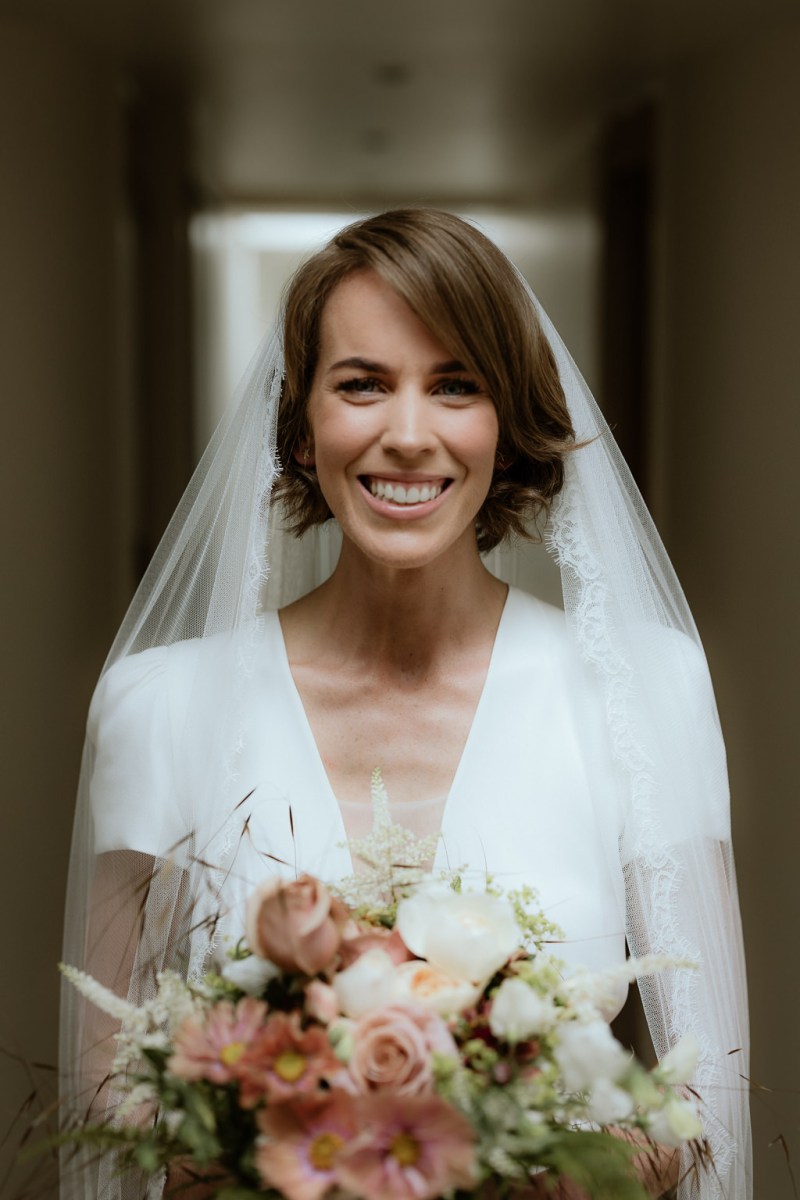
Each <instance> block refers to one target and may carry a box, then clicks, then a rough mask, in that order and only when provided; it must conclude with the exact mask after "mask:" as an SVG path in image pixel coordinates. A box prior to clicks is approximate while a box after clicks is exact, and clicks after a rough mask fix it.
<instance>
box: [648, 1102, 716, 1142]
mask: <svg viewBox="0 0 800 1200" xmlns="http://www.w3.org/2000/svg"><path fill="white" fill-rule="evenodd" d="M648 1132H649V1134H650V1136H651V1137H652V1138H653V1140H654V1141H656V1142H660V1143H661V1144H662V1146H673V1147H675V1148H676V1149H677V1148H678V1147H680V1146H682V1145H683V1143H684V1142H689V1141H691V1140H692V1139H693V1138H698V1137H702V1134H703V1123H702V1121H701V1120H700V1118H699V1116H698V1115H697V1109H696V1108H695V1106H694V1105H693V1104H692V1103H690V1102H689V1101H688V1100H679V1099H678V1098H677V1097H673V1098H672V1099H671V1100H668V1101H667V1103H666V1104H665V1105H664V1107H663V1108H660V1109H659V1110H658V1112H654V1113H652V1114H651V1116H650V1120H649V1122H648Z"/></svg>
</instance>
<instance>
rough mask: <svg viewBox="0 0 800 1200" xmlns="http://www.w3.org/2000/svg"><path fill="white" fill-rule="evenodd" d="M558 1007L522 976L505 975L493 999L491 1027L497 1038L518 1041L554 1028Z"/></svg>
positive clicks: (490, 1018) (490, 1016)
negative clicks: (520, 977)
mask: <svg viewBox="0 0 800 1200" xmlns="http://www.w3.org/2000/svg"><path fill="white" fill-rule="evenodd" d="M556 1015H557V1014H556V1009H555V1006H554V1005H553V1003H552V1001H551V1000H547V999H545V998H544V997H543V996H540V995H539V993H538V992H537V991H535V989H534V988H532V987H530V986H529V985H528V984H527V983H525V982H524V981H523V980H522V979H513V978H512V979H504V980H503V982H502V983H501V984H500V987H499V988H498V989H497V991H496V992H495V994H494V997H493V999H492V1010H491V1013H490V1014H489V1028H490V1029H491V1031H492V1033H493V1034H494V1036H495V1037H497V1038H502V1039H503V1040H504V1041H507V1042H519V1041H522V1040H523V1039H524V1038H529V1037H533V1036H534V1034H537V1033H546V1032H547V1030H548V1029H552V1027H553V1025H554V1024H555V1020H556Z"/></svg>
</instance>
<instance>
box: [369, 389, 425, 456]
mask: <svg viewBox="0 0 800 1200" xmlns="http://www.w3.org/2000/svg"><path fill="white" fill-rule="evenodd" d="M383 411H384V413H385V418H386V424H385V427H384V430H383V433H382V435H381V439H380V440H381V447H382V448H383V449H384V450H385V451H387V453H389V454H397V455H401V456H402V457H403V458H415V457H417V456H418V455H421V454H425V453H427V452H429V451H431V450H433V448H434V446H435V444H436V433H435V429H434V422H433V412H432V408H431V405H430V403H429V400H428V398H427V396H425V394H424V393H422V392H421V391H419V389H417V388H414V387H407V388H403V389H402V390H398V391H397V392H395V393H394V395H392V396H391V397H390V398H389V400H388V403H387V404H385V406H384V410H383Z"/></svg>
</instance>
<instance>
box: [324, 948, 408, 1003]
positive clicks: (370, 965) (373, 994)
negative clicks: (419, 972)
mask: <svg viewBox="0 0 800 1200" xmlns="http://www.w3.org/2000/svg"><path fill="white" fill-rule="evenodd" d="M332 982H333V990H334V991H335V992H336V999H337V1000H338V1001H339V1007H340V1008H341V1010H342V1012H343V1013H344V1014H345V1015H346V1016H348V1017H363V1015H364V1013H367V1012H370V1010H371V1009H373V1008H382V1007H383V1006H384V1005H386V1004H393V1003H394V1002H395V1001H396V1000H397V994H398V983H397V967H396V966H395V964H394V963H393V962H392V960H391V958H390V957H389V955H388V954H387V953H386V951H385V950H378V949H375V950H365V951H364V953H363V954H362V955H360V956H359V957H358V958H357V959H356V961H355V962H354V963H353V965H352V966H351V967H348V968H347V969H346V970H344V971H340V972H339V974H338V975H334V977H333V981H332Z"/></svg>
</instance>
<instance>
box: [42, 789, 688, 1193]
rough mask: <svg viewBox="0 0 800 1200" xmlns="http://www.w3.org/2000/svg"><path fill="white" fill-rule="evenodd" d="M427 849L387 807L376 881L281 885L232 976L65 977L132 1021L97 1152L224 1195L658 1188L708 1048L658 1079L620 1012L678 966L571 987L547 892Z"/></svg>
mask: <svg viewBox="0 0 800 1200" xmlns="http://www.w3.org/2000/svg"><path fill="white" fill-rule="evenodd" d="M376 791H377V794H378V799H379V800H380V781H379V780H378V781H377V782H376ZM409 839H411V835H409V834H407V832H406V831H405V830H402V829H400V828H399V827H398V826H396V825H393V824H392V822H391V821H390V820H389V818H388V805H387V807H386V811H385V813H384V815H383V817H382V816H381V808H380V804H379V805H378V806H377V807H376V824H375V829H374V831H373V834H372V835H371V837H370V838H369V839H364V841H363V843H362V844H361V846H360V852H361V854H362V856H363V858H364V859H365V861H367V863H368V869H367V870H366V871H365V872H363V873H362V874H360V875H355V876H353V877H352V878H351V879H350V880H347V881H345V883H344V884H343V885H342V887H341V890H340V891H334V890H332V889H329V888H328V887H326V886H325V885H324V884H322V883H321V882H320V881H319V880H317V879H314V878H312V877H311V876H302V877H300V878H299V879H296V880H293V881H284V880H279V879H273V880H270V881H269V882H267V883H265V884H263V885H262V886H261V887H260V888H259V889H258V890H257V891H256V892H255V893H254V894H253V895H252V896H251V897H250V899H249V903H248V908H247V916H246V939H244V940H243V941H242V942H241V943H240V944H239V945H238V946H236V947H235V948H233V949H232V950H231V952H230V953H229V955H228V957H227V959H226V961H225V962H224V963H223V964H222V965H221V967H220V969H219V971H218V973H214V974H209V975H207V976H206V977H205V978H204V979H203V980H201V981H197V982H194V983H185V982H183V981H182V980H180V979H179V977H178V976H176V975H174V974H171V973H165V974H163V975H161V976H160V978H159V986H158V993H157V995H156V997H155V999H153V1000H152V1001H150V1002H149V1003H147V1004H145V1005H144V1006H142V1007H138V1008H137V1007H134V1006H133V1005H130V1004H128V1003H127V1002H126V1001H123V1000H121V999H119V998H118V997H116V996H115V995H113V994H112V993H110V992H109V991H108V990H107V989H105V988H104V987H102V986H101V985H100V984H99V983H97V982H96V981H95V980H93V979H92V978H91V977H89V976H87V975H85V974H83V973H81V972H78V971H76V970H74V969H73V968H70V967H64V968H62V969H63V970H64V972H65V973H66V975H67V976H68V978H69V979H71V981H72V982H73V983H74V984H75V985H76V986H77V987H78V988H79V989H80V990H81V991H82V992H83V993H84V994H85V995H86V996H87V997H88V998H89V999H90V1000H92V1001H93V1002H94V1003H96V1004H97V1005H98V1006H100V1007H101V1008H103V1009H104V1010H105V1011H106V1012H108V1013H109V1014H110V1015H112V1016H114V1017H115V1018H116V1019H118V1020H119V1021H120V1023H121V1031H120V1033H119V1034H118V1035H117V1042H118V1053H117V1058H116V1062H115V1065H114V1071H115V1074H116V1076H117V1078H119V1079H120V1080H124V1084H123V1085H122V1090H123V1097H124V1098H123V1100H122V1102H121V1104H120V1106H119V1107H118V1109H117V1111H116V1113H115V1115H114V1118H113V1120H110V1121H108V1122H104V1123H102V1124H100V1125H97V1126H94V1127H90V1128H84V1129H83V1130H82V1131H81V1132H80V1133H79V1134H78V1135H77V1136H78V1137H79V1138H80V1140H82V1141H83V1142H85V1143H89V1144H90V1145H92V1146H94V1147H95V1148H98V1149H100V1150H105V1149H109V1150H114V1151H115V1152H116V1153H117V1155H118V1162H119V1167H120V1169H121V1170H125V1169H126V1168H128V1167H138V1168H140V1169H142V1170H144V1171H145V1172H148V1173H156V1172H158V1171H159V1170H161V1169H163V1168H167V1169H168V1170H174V1169H175V1168H182V1169H183V1171H184V1176H183V1177H184V1178H185V1177H186V1171H187V1170H188V1173H189V1176H191V1175H192V1173H194V1174H198V1175H204V1177H205V1178H206V1179H207V1180H211V1181H212V1183H211V1185H210V1186H211V1187H212V1190H213V1194H214V1195H216V1196H218V1197H219V1200H246V1198H250V1197H256V1196H263V1195H264V1194H268V1195H272V1196H282V1197H287V1198H288V1200H321V1197H323V1196H324V1195H326V1194H327V1193H331V1192H333V1193H336V1194H337V1195H338V1196H342V1195H346V1196H349V1197H358V1198H363V1200H427V1198H433V1197H438V1196H447V1195H452V1194H453V1193H455V1192H471V1191H477V1190H478V1189H479V1188H480V1187H481V1185H482V1184H484V1183H487V1184H490V1185H493V1186H495V1187H496V1186H497V1185H498V1184H499V1185H500V1187H501V1190H510V1189H512V1188H514V1187H515V1186H521V1185H524V1184H525V1183H526V1182H528V1181H529V1180H530V1179H531V1177H532V1175H533V1174H534V1173H535V1172H537V1171H540V1170H543V1169H546V1170H547V1171H548V1172H549V1175H548V1176H547V1178H548V1179H556V1178H558V1177H561V1176H567V1177H569V1178H570V1179H572V1180H573V1181H575V1182H576V1183H577V1184H578V1185H580V1186H582V1187H583V1188H584V1189H585V1190H586V1192H587V1193H588V1194H589V1195H590V1196H594V1197H614V1200H625V1198H630V1200H634V1198H637V1197H644V1196H645V1195H646V1193H645V1191H644V1189H643V1187H642V1185H641V1184H640V1183H639V1182H638V1180H637V1175H636V1172H635V1171H634V1170H633V1168H632V1165H631V1160H632V1158H633V1156H634V1155H635V1154H636V1153H639V1152H641V1151H642V1146H643V1145H645V1146H646V1145H647V1142H648V1139H651V1140H652V1142H658V1143H662V1144H667V1145H669V1146H675V1147H677V1146H680V1145H681V1144H683V1143H684V1142H685V1141H688V1140H690V1139H696V1138H699V1137H701V1135H702V1128H701V1125H700V1122H699V1120H698V1116H697V1113H696V1111H695V1108H694V1106H693V1105H692V1103H691V1102H690V1101H688V1100H686V1099H684V1098H682V1096H681V1095H680V1094H679V1093H678V1092H677V1091H676V1087H677V1085H680V1084H682V1083H684V1082H685V1081H686V1080H688V1079H689V1078H690V1076H691V1073H692V1071H693V1069H694V1065H695V1058H696V1052H695V1047H694V1046H693V1045H692V1044H691V1043H690V1041H688V1040H684V1041H683V1042H682V1043H680V1044H679V1045H677V1046H676V1047H675V1048H674V1049H673V1050H672V1051H671V1052H670V1053H669V1054H668V1055H667V1056H666V1058H665V1059H663V1060H662V1062H661V1063H660V1064H659V1066H658V1067H657V1068H655V1069H654V1070H653V1071H649V1072H648V1071H646V1070H645V1069H644V1068H643V1067H642V1066H641V1065H640V1064H639V1063H637V1062H636V1061H635V1060H634V1059H633V1058H632V1056H631V1055H630V1054H629V1053H628V1052H627V1051H625V1050H624V1049H623V1047H622V1046H621V1045H620V1044H619V1043H618V1042H617V1041H616V1040H615V1039H614V1037H613V1035H612V1033H611V1031H610V1028H609V1026H608V1023H607V1021H606V1019H605V1018H604V1016H603V1011H604V1007H605V1006H607V1004H608V1002H609V997H610V995H612V994H613V993H614V991H615V989H616V988H617V987H618V986H619V983H620V980H622V979H625V980H629V979H632V978H633V977H634V976H636V975H639V974H644V973H649V972H651V971H653V970H657V969H661V967H663V966H664V965H668V966H670V967H673V966H674V965H675V964H674V962H672V961H670V962H669V963H666V964H665V963H664V962H663V961H660V960H655V959H652V960H639V962H638V963H630V964H626V965H625V967H624V968H622V969H620V970H614V971H611V972H606V973H604V974H602V975H588V974H584V975H572V976H571V977H567V978H565V977H564V974H563V972H562V969H561V966H560V964H559V963H558V961H557V960H556V959H554V958H553V957H551V956H550V955H549V954H548V953H547V951H546V949H545V945H546V939H547V938H548V937H550V936H551V935H552V929H553V927H552V926H551V925H550V924H549V922H548V921H547V920H546V918H545V917H544V916H543V914H542V913H541V912H539V911H538V910H537V909H536V907H535V904H534V903H533V900H534V897H533V893H531V892H528V891H527V890H524V889H523V890H522V891H520V892H509V893H508V895H503V894H500V893H499V892H498V891H496V890H494V889H492V888H491V886H489V887H487V889H486V890H485V891H481V892H473V891H464V890H461V887H460V883H459V880H458V878H457V877H456V878H454V879H451V880H449V881H447V880H439V881H432V880H431V879H430V877H427V878H426V877H423V874H422V872H421V870H420V869H419V864H420V863H421V862H423V861H424V860H425V857H426V856H429V850H430V847H428V846H426V845H425V844H424V843H416V844H413V843H412V841H411V840H409ZM398 863H402V864H403V865H402V866H400V867H398V866H397V864H398ZM626 1132H627V1133H628V1135H629V1136H627V1137H626Z"/></svg>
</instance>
